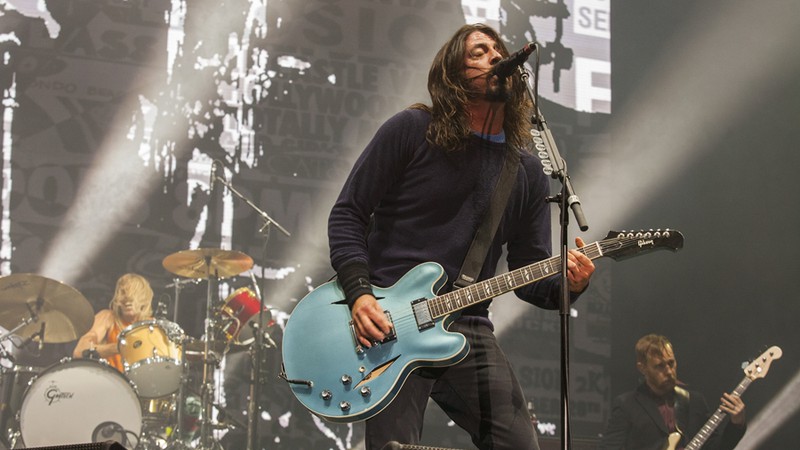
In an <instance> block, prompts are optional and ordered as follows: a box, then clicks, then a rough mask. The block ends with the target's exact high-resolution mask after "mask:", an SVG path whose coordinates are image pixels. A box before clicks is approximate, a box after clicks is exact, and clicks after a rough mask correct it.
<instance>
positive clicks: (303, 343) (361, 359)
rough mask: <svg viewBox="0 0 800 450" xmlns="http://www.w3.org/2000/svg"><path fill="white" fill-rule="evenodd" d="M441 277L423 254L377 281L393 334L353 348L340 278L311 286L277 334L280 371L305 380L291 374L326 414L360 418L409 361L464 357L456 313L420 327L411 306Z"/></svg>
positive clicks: (381, 402) (387, 392) (385, 397)
mask: <svg viewBox="0 0 800 450" xmlns="http://www.w3.org/2000/svg"><path fill="white" fill-rule="evenodd" d="M446 280H447V275H446V274H445V272H444V269H443V268H442V267H441V266H440V265H439V264H436V263H431V262H428V263H423V264H420V265H418V266H416V267H415V268H413V269H412V270H411V271H409V272H408V273H406V274H405V275H404V276H403V277H402V278H401V279H400V280H399V281H398V282H397V283H395V284H394V285H393V286H391V287H389V288H379V287H375V288H374V293H375V297H376V298H378V299H379V304H380V305H381V307H382V308H383V309H384V311H386V312H387V314H388V316H389V317H390V320H391V321H392V322H393V325H394V332H395V339H394V340H391V341H388V342H384V343H381V344H375V345H373V346H372V348H366V347H364V348H363V349H362V351H357V350H356V347H357V346H358V343H357V341H356V340H355V336H354V334H353V330H352V329H351V326H350V320H351V316H350V309H349V308H348V306H347V303H346V301H344V293H343V292H342V290H341V287H340V286H339V283H338V282H336V281H330V282H328V283H325V284H323V285H322V286H320V287H318V288H317V289H315V290H314V291H312V292H311V293H309V294H308V295H307V296H306V297H304V298H303V299H302V300H301V301H300V302H299V303H298V304H297V306H296V307H295V309H294V311H293V312H292V314H291V316H290V318H289V320H288V322H287V323H286V329H285V331H284V335H283V362H284V372H285V375H286V378H287V379H289V380H301V381H308V382H310V383H306V384H303V383H295V382H292V381H290V386H291V389H292V391H293V392H294V394H295V396H296V397H297V399H298V400H299V401H300V402H301V403H302V404H303V405H304V406H305V407H306V408H308V409H309V410H310V411H312V412H313V413H315V414H317V415H319V416H320V417H322V418H324V419H326V420H329V421H332V422H356V421H361V420H365V419H368V418H369V417H371V416H373V415H375V414H377V413H378V412H380V411H381V410H383V409H384V408H385V407H386V406H387V405H388V404H389V403H390V402H391V401H392V400H393V399H394V398H395V396H396V395H397V393H398V392H399V390H400V388H401V387H402V386H403V384H404V382H405V380H406V378H407V377H408V375H409V374H410V373H411V371H413V370H414V369H416V368H418V367H423V366H425V367H436V366H449V365H453V364H456V363H457V362H459V361H461V360H462V359H464V357H466V355H467V353H468V352H469V344H468V343H467V341H466V338H464V336H463V335H461V334H460V333H453V332H449V331H447V326H448V325H449V324H450V323H451V322H452V320H453V318H455V317H456V316H455V315H449V316H446V317H445V318H443V319H439V320H437V321H435V324H434V325H433V326H432V327H430V328H427V329H423V330H420V329H419V327H418V326H417V320H416V319H415V316H414V312H413V310H412V302H413V301H414V300H417V299H421V298H426V299H427V298H431V297H434V296H435V294H436V292H437V291H438V290H439V289H440V288H441V287H442V286H443V285H444V283H445V281H446ZM348 377H349V381H345V380H346V379H347V378H348ZM343 378H344V379H345V380H343ZM308 384H311V385H310V386H309V385H308Z"/></svg>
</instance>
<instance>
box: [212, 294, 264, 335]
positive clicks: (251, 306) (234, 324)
mask: <svg viewBox="0 0 800 450" xmlns="http://www.w3.org/2000/svg"><path fill="white" fill-rule="evenodd" d="M260 307H261V300H259V299H258V297H257V296H256V294H255V293H254V292H253V291H251V290H250V289H249V288H246V287H243V288H239V289H237V290H235V291H233V293H231V295H229V296H228V298H226V299H225V304H224V305H223V306H222V309H221V312H220V316H221V319H220V330H221V334H222V336H221V338H222V339H224V340H226V341H228V342H233V343H236V344H240V343H241V342H239V333H241V331H242V329H243V328H244V326H245V325H246V324H247V322H248V321H249V320H250V318H252V317H253V316H255V315H256V314H258V310H259V308H260Z"/></svg>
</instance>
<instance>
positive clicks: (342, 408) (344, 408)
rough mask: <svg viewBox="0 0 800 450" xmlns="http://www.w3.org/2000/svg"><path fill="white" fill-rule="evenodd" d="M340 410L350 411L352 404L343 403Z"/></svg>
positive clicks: (340, 404)
mask: <svg viewBox="0 0 800 450" xmlns="http://www.w3.org/2000/svg"><path fill="white" fill-rule="evenodd" d="M339 408H340V409H341V410H342V411H350V402H341V403H339Z"/></svg>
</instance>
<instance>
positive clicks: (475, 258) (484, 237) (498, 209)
mask: <svg viewBox="0 0 800 450" xmlns="http://www.w3.org/2000/svg"><path fill="white" fill-rule="evenodd" d="M518 167H519V155H518V154H517V152H516V151H507V152H506V157H505V161H504V163H503V170H502V171H501V172H500V177H499V178H498V180H497V184H496V185H495V187H494V192H493V193H492V200H491V202H490V203H489V209H488V210H487V211H486V214H485V215H484V216H483V222H482V223H481V225H480V227H479V228H478V230H477V231H476V232H475V237H474V238H473V239H472V244H471V245H470V247H469V250H468V251H467V256H466V257H464V263H463V264H462V265H461V271H460V272H459V274H458V276H457V277H456V281H455V282H454V283H453V286H454V287H456V288H463V287H467V286H469V285H470V284H472V283H474V282H475V280H477V279H478V275H480V273H481V268H482V267H483V262H484V260H485V259H486V253H487V252H488V251H489V246H490V245H491V243H492V240H493V239H494V235H495V233H496V232H497V227H498V225H500V219H501V218H502V217H503V211H505V209H506V204H507V203H508V197H509V195H510V194H511V188H512V187H513V186H514V180H515V179H516V174H517V168H518Z"/></svg>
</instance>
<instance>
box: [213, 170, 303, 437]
mask: <svg viewBox="0 0 800 450" xmlns="http://www.w3.org/2000/svg"><path fill="white" fill-rule="evenodd" d="M217 180H219V182H220V183H222V184H223V185H224V186H225V187H226V188H228V190H230V191H231V192H232V193H233V194H234V195H236V196H237V197H238V198H240V199H241V200H242V201H244V202H245V203H246V204H247V205H248V206H250V208H252V209H253V210H254V211H255V212H256V213H258V215H259V216H261V218H262V219H263V221H264V223H263V224H262V225H261V228H259V229H258V232H259V234H261V235H262V236H264V246H263V247H262V255H261V257H262V259H261V282H262V283H264V282H265V280H266V276H265V274H266V269H265V265H266V258H267V242H268V241H269V233H270V226H271V225H275V227H276V228H278V230H280V231H281V232H282V233H283V234H284V235H286V237H291V236H292V235H291V233H289V232H288V231H287V230H286V229H285V228H284V227H282V226H281V225H280V224H279V223H278V222H276V221H275V220H274V219H272V218H271V217H270V216H269V214H267V213H266V212H264V211H262V210H261V209H260V208H259V207H258V206H256V205H255V204H254V203H253V202H251V201H250V199H248V198H247V197H245V196H244V195H242V194H241V193H240V192H239V191H237V190H236V189H235V188H234V187H233V186H232V185H231V183H230V182H228V181H227V180H225V179H223V178H221V177H218V176H216V173H215V172H214V171H213V170H212V172H211V184H212V186H213V183H214V181H217ZM254 287H255V288H256V290H257V291H258V290H259V289H258V285H256V284H255V283H254ZM262 292H263V290H262V291H261V292H257V295H258V298H259V300H260V302H261V303H260V306H259V310H258V327H256V328H255V329H254V330H253V334H254V338H255V339H254V341H253V343H252V344H251V346H252V347H251V348H250V351H249V355H250V399H249V401H248V404H247V447H246V449H247V450H256V449H260V448H261V447H259V445H258V444H259V443H258V418H259V416H260V415H261V413H260V411H259V407H258V399H259V395H260V384H261V383H260V380H259V378H260V376H261V350H262V348H263V346H264V330H262V329H261V324H263V323H264V321H263V319H264V309H265V305H264V296H263V295H262Z"/></svg>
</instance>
